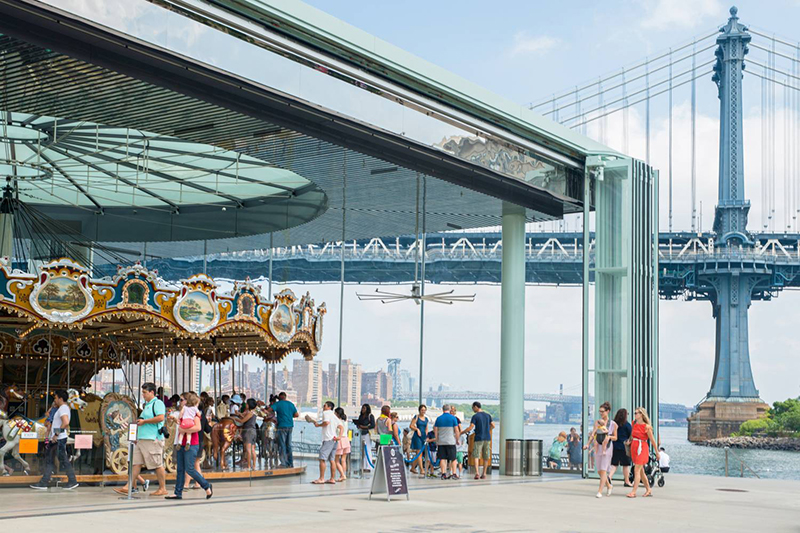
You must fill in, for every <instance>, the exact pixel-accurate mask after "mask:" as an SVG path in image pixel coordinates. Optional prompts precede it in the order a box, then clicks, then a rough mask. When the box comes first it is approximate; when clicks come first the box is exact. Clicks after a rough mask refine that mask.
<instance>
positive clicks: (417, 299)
mask: <svg viewBox="0 0 800 533" xmlns="http://www.w3.org/2000/svg"><path fill="white" fill-rule="evenodd" d="M453 292H455V291H454V290H450V291H447V292H437V293H433V294H425V295H423V294H422V291H421V290H420V285H419V283H414V284H413V285H412V286H411V294H402V293H396V292H386V291H382V290H380V289H375V292H371V293H367V294H358V293H356V296H358V299H359V300H362V301H373V300H378V301H380V302H381V303H383V304H393V303H395V302H402V301H404V300H413V301H414V303H416V304H417V305H419V304H420V303H421V302H434V303H439V304H447V305H453V302H474V301H475V295H474V294H453Z"/></svg>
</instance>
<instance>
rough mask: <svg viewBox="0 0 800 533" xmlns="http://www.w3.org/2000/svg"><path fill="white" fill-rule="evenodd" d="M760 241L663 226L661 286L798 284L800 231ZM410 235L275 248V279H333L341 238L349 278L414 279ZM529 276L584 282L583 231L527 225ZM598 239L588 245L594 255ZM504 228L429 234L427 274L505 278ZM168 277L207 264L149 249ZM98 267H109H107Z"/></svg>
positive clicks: (772, 289)
mask: <svg viewBox="0 0 800 533" xmlns="http://www.w3.org/2000/svg"><path fill="white" fill-rule="evenodd" d="M754 239H755V240H756V242H757V244H756V246H755V247H753V248H751V249H742V250H737V249H735V248H731V247H726V248H719V247H715V246H714V234H713V233H702V234H693V233H662V234H661V235H660V238H659V262H660V265H659V293H660V294H661V297H662V298H667V299H674V298H677V297H679V296H681V295H685V297H686V298H687V299H707V297H706V292H704V291H703V288H704V286H703V282H702V281H700V280H702V277H703V274H708V273H709V272H714V271H715V270H717V269H719V268H722V267H724V266H726V265H731V264H735V265H741V266H742V267H743V268H746V269H749V270H752V271H754V272H759V273H766V274H768V275H769V278H770V283H769V284H765V285H764V286H763V287H761V288H756V289H755V290H754V295H753V298H754V299H760V300H768V299H771V298H772V297H773V296H775V294H776V293H777V292H778V291H780V290H782V289H784V288H797V287H800V234H784V233H761V234H754ZM419 242H420V241H419V240H417V239H415V238H414V237H413V236H404V237H392V238H383V239H380V238H374V239H368V240H355V241H346V242H345V243H344V245H342V243H341V242H330V243H323V244H318V245H304V246H290V247H281V248H275V249H273V250H272V260H273V266H272V269H273V280H274V281H276V282H278V283H332V282H338V281H339V280H340V276H341V257H342V247H343V246H344V260H345V282H347V283H375V284H379V283H408V282H411V281H413V280H414V279H415V266H416V263H417V261H418V253H419V249H420V245H419ZM526 248H527V249H526V261H527V274H526V275H527V281H528V283H531V284H546V285H579V284H581V283H582V280H583V268H582V263H583V254H584V246H583V234H582V233H579V232H572V233H570V232H563V233H551V232H529V233H528V235H527V238H526ZM593 248H594V239H593V238H592V241H591V242H590V246H589V252H590V254H592V255H593ZM501 252H502V239H501V235H500V233H497V232H493V233H480V232H447V233H437V234H431V235H428V236H427V238H426V245H425V279H426V282H428V283H466V284H473V283H489V284H495V283H500V263H501ZM269 260H270V251H269V250H254V251H245V252H231V253H222V254H213V255H209V256H208V258H207V273H208V274H209V275H210V276H212V277H215V278H229V279H243V278H245V277H248V276H249V277H250V278H251V279H254V278H258V277H262V278H265V279H266V277H267V276H268V272H269ZM147 266H148V267H150V268H156V269H158V271H159V275H160V276H162V277H163V278H164V279H166V280H179V279H183V278H187V277H189V276H191V275H193V274H196V273H197V272H202V271H203V258H202V257H200V256H195V257H186V258H179V259H159V258H152V257H148V261H147ZM107 268H108V270H106V271H104V270H103V267H99V268H98V269H97V270H98V272H97V273H98V274H101V275H102V274H112V273H113V272H111V270H110V267H107Z"/></svg>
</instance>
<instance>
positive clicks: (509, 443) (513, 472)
mask: <svg viewBox="0 0 800 533" xmlns="http://www.w3.org/2000/svg"><path fill="white" fill-rule="evenodd" d="M505 474H506V475H507V476H521V475H522V441H521V440H519V439H508V440H506V471H505Z"/></svg>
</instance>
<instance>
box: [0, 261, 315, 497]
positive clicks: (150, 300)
mask: <svg viewBox="0 0 800 533" xmlns="http://www.w3.org/2000/svg"><path fill="white" fill-rule="evenodd" d="M325 311H326V309H325V304H322V305H319V306H315V304H314V301H313V300H312V299H311V297H310V295H309V294H306V295H305V296H303V297H302V298H299V299H298V298H297V297H296V296H295V295H294V293H292V291H290V290H288V289H286V290H283V291H281V292H280V293H278V294H276V295H274V297H273V298H264V297H263V296H262V295H261V292H260V289H259V287H257V286H256V285H254V284H253V283H251V282H250V281H249V280H246V281H244V282H236V283H234V285H233V290H232V291H230V292H229V294H223V293H221V292H220V289H219V284H218V283H217V282H215V281H214V280H213V279H211V278H209V277H207V276H205V275H203V274H197V275H194V276H191V277H190V278H188V279H185V280H182V281H180V282H177V283H167V282H165V281H163V280H161V279H160V278H159V277H158V272H157V271H151V270H148V269H147V268H145V267H144V266H142V265H140V264H134V265H131V266H126V267H119V268H118V271H117V273H116V274H115V275H113V276H108V277H102V278H93V277H92V276H91V275H90V271H89V270H88V269H87V268H85V267H83V266H81V265H80V264H79V263H78V262H76V261H73V260H70V259H60V260H56V261H51V262H49V263H46V264H42V265H41V266H39V267H38V268H37V270H36V272H35V273H28V272H23V271H21V270H18V269H12V268H11V266H10V265H9V261H8V259H7V258H2V259H0V328H1V329H0V382H2V383H3V384H4V385H2V387H0V425H2V436H3V439H4V441H5V444H4V445H3V446H2V448H0V472H2V474H3V477H2V478H0V481H3V480H6V481H7V482H9V481H10V482H13V481H17V482H21V481H22V480H16V479H14V478H16V477H17V476H20V477H24V478H26V479H25V481H27V480H28V479H30V476H33V475H35V474H36V473H37V470H39V469H40V468H35V466H37V465H38V466H41V465H42V464H43V461H42V453H41V446H37V445H36V443H35V442H31V441H34V440H35V441H37V442H41V441H42V440H43V439H44V437H45V430H44V416H45V415H46V411H47V409H48V407H49V405H50V402H51V401H52V394H53V392H54V391H55V390H56V389H65V390H68V391H69V395H70V402H69V403H70V407H71V408H72V409H74V411H73V417H72V418H73V421H72V423H71V427H70V440H69V444H70V445H72V446H73V447H74V453H73V458H74V459H73V460H74V461H77V462H78V463H79V464H78V465H74V466H75V467H76V471H77V472H79V479H81V478H82V475H81V474H83V475H84V477H83V479H84V481H88V482H91V481H97V480H100V481H102V480H105V481H110V480H112V479H116V478H115V476H116V477H119V478H120V479H122V478H123V477H124V475H125V474H126V473H127V469H128V441H127V432H126V428H127V425H128V423H130V422H132V421H135V420H136V419H137V418H138V414H139V409H140V407H141V403H142V402H141V399H140V398H139V396H138V389H139V384H141V383H142V382H143V381H155V382H156V384H157V385H159V386H165V387H166V388H171V387H170V386H169V379H167V380H165V379H164V377H165V370H164V368H163V364H162V363H163V360H164V359H165V358H170V357H171V358H173V359H175V358H176V357H183V358H187V359H188V360H190V361H191V360H193V359H194V358H197V359H199V360H200V361H202V362H203V363H205V364H209V365H212V368H213V369H214V370H215V371H214V372H212V375H214V376H216V377H215V379H213V381H214V383H213V389H212V388H210V390H209V394H213V395H214V398H218V397H219V394H222V383H221V381H219V380H220V374H221V373H220V372H219V371H218V370H219V368H220V367H221V365H223V364H225V363H226V362H228V361H230V360H231V359H232V358H234V357H237V356H241V355H245V354H252V355H255V356H258V357H259V358H261V359H262V360H263V361H265V362H267V363H275V362H279V361H281V360H283V358H284V357H285V356H286V355H287V354H289V353H300V354H302V355H303V356H304V357H305V358H307V359H310V358H313V357H314V356H315V354H316V353H317V352H318V351H319V349H320V347H321V344H322V323H323V317H324V315H325ZM133 368H135V369H136V372H137V374H138V375H137V376H133V375H131V373H132V370H131V369H133ZM106 369H113V370H114V371H115V372H120V373H121V375H122V377H123V379H124V380H125V381H126V382H128V383H129V384H130V383H132V382H135V383H136V384H137V385H136V386H135V387H131V386H130V385H129V387H128V391H129V394H122V393H120V392H109V393H107V394H105V395H103V396H100V395H99V394H97V391H98V389H97V384H96V382H95V383H93V380H96V379H97V376H98V374H99V373H100V372H101V371H102V370H106ZM159 369H160V372H159ZM143 374H144V376H146V377H147V379H143ZM159 375H160V377H161V380H159V379H158V378H159ZM173 387H174V385H173ZM173 392H175V391H174V389H173ZM177 392H182V391H177ZM198 392H199V391H198ZM75 414H77V416H74V415H75ZM262 414H263V413H262ZM167 419H168V420H171V418H170V417H167ZM218 426H219V427H218ZM168 430H169V431H170V434H172V431H174V428H173V427H168ZM236 436H237V428H236V426H235V424H233V423H232V421H231V420H230V419H222V420H220V421H218V422H217V424H216V425H215V426H214V428H213V430H212V434H211V435H209V437H210V438H207V439H206V441H207V442H208V443H209V444H213V446H214V448H215V449H214V453H213V455H214V459H215V460H214V461H211V462H210V466H211V467H212V468H216V469H217V470H218V471H217V472H212V473H211V474H210V475H211V476H212V478H215V477H216V478H219V477H223V478H224V477H229V476H230V477H241V475H242V472H235V471H231V470H229V469H228V468H226V467H225V466H226V465H225V463H226V460H225V450H226V449H227V448H229V447H230V445H231V444H232V443H233V442H235V440H236ZM79 444H80V445H79ZM206 452H208V453H210V452H211V450H209V449H208V448H207V449H206ZM7 456H10V457H13V459H14V461H7ZM82 456H85V457H88V459H85V458H84V457H82ZM81 461H84V462H88V464H85V465H84V464H83V463H81ZM9 463H14V468H13V469H11V468H6V467H7V466H8V465H9ZM165 465H166V467H167V471H168V473H170V472H174V470H175V468H174V466H173V462H172V451H171V439H166V449H165ZM273 470H274V469H266V468H265V469H264V470H263V471H259V472H257V475H266V474H270V475H271V474H273V473H274V472H273ZM215 474H216V475H215ZM250 475H251V476H252V475H253V473H252V472H250Z"/></svg>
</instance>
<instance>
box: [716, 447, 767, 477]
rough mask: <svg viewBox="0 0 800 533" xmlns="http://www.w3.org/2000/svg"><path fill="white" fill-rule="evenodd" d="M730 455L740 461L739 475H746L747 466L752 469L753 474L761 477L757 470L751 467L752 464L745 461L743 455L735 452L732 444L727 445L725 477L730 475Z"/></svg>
mask: <svg viewBox="0 0 800 533" xmlns="http://www.w3.org/2000/svg"><path fill="white" fill-rule="evenodd" d="M728 455H732V456H733V457H734V458H735V459H736V460H737V461H739V477H744V469H745V468H747V469H748V470H749V471H750V473H751V474H753V475H754V476H756V477H757V478H759V479H760V478H761V477H760V476H759V475H758V474H756V472H755V470H753V469H752V468H750V466H749V465H748V464H747V463H745V462H744V460H743V459H742V458H741V457H739V456H738V455H736V454H735V453H733V450H731V448H730V446H725V477H729V476H728Z"/></svg>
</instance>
